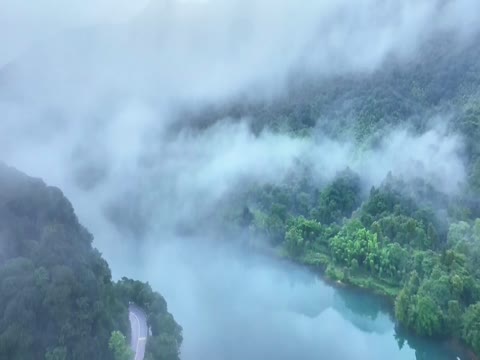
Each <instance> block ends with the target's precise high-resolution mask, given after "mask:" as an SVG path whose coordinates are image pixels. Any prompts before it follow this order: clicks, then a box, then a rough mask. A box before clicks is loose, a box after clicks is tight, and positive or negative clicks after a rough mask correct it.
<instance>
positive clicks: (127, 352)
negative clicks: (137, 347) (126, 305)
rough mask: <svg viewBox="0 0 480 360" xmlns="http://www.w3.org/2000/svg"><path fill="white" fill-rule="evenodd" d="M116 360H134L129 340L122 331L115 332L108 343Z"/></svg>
mask: <svg viewBox="0 0 480 360" xmlns="http://www.w3.org/2000/svg"><path fill="white" fill-rule="evenodd" d="M108 347H109V348H110V350H112V352H113V357H114V359H115V360H132V358H133V355H134V352H133V351H132V350H131V349H130V347H129V346H128V344H127V339H126V338H125V336H124V335H123V334H122V333H121V332H120V331H113V332H112V335H111V336H110V341H109V342H108Z"/></svg>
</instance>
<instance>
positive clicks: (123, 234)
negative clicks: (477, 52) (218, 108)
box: [0, 0, 480, 360]
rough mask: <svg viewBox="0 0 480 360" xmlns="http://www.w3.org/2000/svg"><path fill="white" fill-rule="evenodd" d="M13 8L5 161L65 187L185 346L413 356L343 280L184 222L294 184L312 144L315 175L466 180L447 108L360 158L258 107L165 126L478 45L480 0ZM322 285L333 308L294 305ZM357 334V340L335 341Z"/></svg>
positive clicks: (1, 138) (1, 31) (1, 52)
mask: <svg viewBox="0 0 480 360" xmlns="http://www.w3.org/2000/svg"><path fill="white" fill-rule="evenodd" d="M0 9H1V11H0V160H3V161H5V162H7V163H9V164H10V165H13V166H16V167H18V168H19V169H21V170H22V171H25V172H27V173H28V174H30V175H34V176H40V177H42V178H44V180H45V181H46V182H47V183H49V184H54V185H57V186H60V187H61V188H62V189H63V190H64V191H65V193H66V195H67V196H68V197H69V198H70V200H71V201H72V203H73V205H74V207H75V209H76V211H77V213H78V215H79V217H80V220H81V221H82V222H83V223H84V224H85V225H86V226H87V227H88V228H89V229H90V230H91V231H92V232H93V234H94V235H95V238H96V240H95V244H96V246H98V247H99V248H100V250H101V251H102V252H103V253H104V254H105V257H106V258H107V260H108V261H109V263H110V264H111V265H112V269H113V273H114V274H115V276H121V275H123V274H127V275H132V276H133V275H136V276H139V277H140V278H141V280H148V281H150V282H152V284H154V285H156V286H157V287H156V289H157V290H159V291H160V292H162V293H164V294H165V295H166V298H167V300H168V301H169V305H170V307H171V308H172V309H173V311H174V313H175V312H176V314H175V315H177V314H178V318H179V321H180V322H183V323H182V325H184V327H185V337H186V340H185V348H184V353H185V357H184V359H186V360H194V359H196V358H197V357H196V354H204V356H202V358H209V359H212V360H213V359H219V360H223V359H226V358H230V359H236V358H239V359H240V358H243V357H248V358H255V357H254V354H255V356H257V358H259V359H264V358H271V357H273V354H275V357H276V358H277V359H292V358H300V359H312V358H314V357H313V356H312V354H313V353H316V352H319V351H322V352H325V353H329V351H337V354H338V356H337V357H336V359H343V358H345V359H350V358H352V357H351V356H352V354H361V353H365V354H366V353H367V352H368V353H369V358H370V359H383V358H385V357H386V356H387V354H388V357H389V358H391V359H392V360H393V359H397V358H398V359H404V358H405V357H395V356H400V355H398V354H397V355H394V352H393V350H392V349H394V348H392V346H393V345H394V344H393V343H391V342H388V341H386V342H382V341H378V340H379V339H381V338H383V337H386V338H391V336H392V333H391V332H392V330H391V328H389V327H388V326H386V330H385V332H381V333H378V334H375V335H374V336H372V337H364V336H363V335H362V333H361V332H360V331H359V330H358V329H356V328H355V326H353V325H352V324H350V323H349V322H348V321H347V320H345V319H343V318H342V317H341V316H340V315H339V314H338V312H336V311H335V310H333V305H332V304H333V303H334V301H333V300H332V297H333V296H334V295H333V291H332V290H331V289H330V288H328V287H326V286H324V285H321V284H316V285H314V286H306V287H301V286H300V288H296V289H294V290H292V288H291V286H290V285H289V284H288V282H287V280H284V279H283V275H282V274H283V273H282V271H283V270H279V269H278V268H277V265H271V266H270V264H262V265H258V264H257V265H255V266H253V265H252V264H251V262H250V260H249V258H248V256H246V255H245V254H238V253H236V252H235V251H233V252H232V251H230V252H228V251H227V253H224V252H222V251H223V250H222V251H220V250H217V249H216V248H215V246H212V243H211V242H210V241H208V240H207V239H183V238H182V237H181V236H180V235H179V234H178V233H177V231H176V229H177V225H178V224H179V223H189V222H193V221H196V220H198V219H200V218H201V215H202V214H205V213H208V212H209V211H211V210H212V209H213V208H215V207H216V206H217V204H218V202H219V201H221V199H222V198H223V197H224V196H225V195H226V194H228V193H230V192H232V191H234V190H235V189H236V188H237V187H239V186H240V187H241V185H242V183H243V182H244V181H246V180H249V181H251V180H255V181H259V182H276V181H282V180H283V178H284V176H285V175H286V174H287V173H288V172H289V171H290V170H292V168H293V167H294V166H295V164H296V162H297V160H299V159H301V160H302V161H305V162H307V163H309V164H311V166H312V168H313V170H314V174H315V176H317V177H318V179H317V180H318V181H321V180H326V179H329V178H332V177H333V176H334V175H335V173H336V172H337V171H338V170H342V169H344V168H345V167H346V166H350V167H352V168H353V169H354V170H356V171H358V172H359V173H360V174H361V176H362V179H363V180H364V182H365V184H366V186H368V185H372V184H379V183H380V182H381V181H382V180H383V178H384V177H385V176H386V174H387V173H388V172H389V171H393V172H394V173H395V174H398V175H403V176H404V177H406V178H407V179H409V178H411V177H412V176H413V175H415V176H422V177H425V178H427V179H430V180H432V181H433V182H434V184H435V185H436V186H437V187H438V188H439V189H440V190H443V191H447V192H453V191H455V190H456V189H457V187H458V184H459V182H461V181H462V180H464V175H465V174H464V167H463V162H462V160H461V158H460V156H459V152H460V150H461V148H462V139H461V138H459V137H457V136H455V135H447V134H446V133H445V131H444V128H442V126H441V125H438V124H439V123H443V122H444V121H445V120H446V119H448V116H447V115H446V114H438V117H437V118H434V119H432V124H434V125H432V126H431V128H430V129H429V130H428V131H426V132H425V133H424V134H420V135H414V134H413V133H410V132H409V131H408V130H407V129H404V128H401V127H398V128H394V129H392V131H391V132H390V133H389V134H387V135H386V136H385V138H384V139H383V141H382V142H381V143H380V145H379V148H378V149H377V150H376V151H375V152H367V153H363V154H360V155H359V154H358V153H357V152H355V151H354V149H353V148H352V144H350V143H345V142H338V141H334V140H332V139H328V138H325V137H321V136H320V137H319V138H315V139H300V138H294V137H292V136H290V135H287V134H285V135H280V134H276V133H272V132H270V131H264V132H263V133H261V134H260V135H258V136H257V135H254V134H252V133H251V132H250V130H249V128H248V126H247V125H246V121H239V122H238V123H235V124H232V123H229V122H226V121H221V120H222V119H217V120H218V121H216V122H215V124H214V125H213V126H212V127H210V128H208V129H206V130H205V131H201V132H195V131H192V130H191V129H190V130H189V129H187V128H181V129H180V130H179V131H178V132H177V133H175V134H171V133H170V132H167V131H166V129H167V127H168V125H169V124H171V123H172V122H173V121H175V119H177V116H176V115H178V112H177V111H178V109H179V108H183V107H189V108H196V107H197V106H198V107H199V106H202V105H205V104H218V103H223V102H225V101H228V100H230V99H232V98H234V97H236V96H240V95H244V96H246V97H247V98H250V99H255V100H262V99H270V98H271V97H275V96H277V95H278V94H281V93H282V92H283V91H284V90H285V86H286V84H287V82H288V79H289V76H291V75H292V74H296V76H297V77H299V79H300V80H301V79H303V78H309V77H312V76H323V77H328V76H333V75H349V74H358V73H362V74H365V73H369V72H372V71H375V70H377V69H379V68H380V67H381V66H382V64H383V63H384V62H385V61H386V60H387V59H390V60H391V59H393V60H394V61H398V62H400V63H403V62H408V61H410V60H411V59H413V58H414V57H415V55H416V54H417V52H418V49H419V48H421V47H422V45H423V44H425V41H427V40H428V39H429V38H431V37H432V36H436V35H439V34H441V33H443V32H449V33H453V34H454V36H455V39H456V40H457V43H458V46H463V45H464V44H466V43H468V41H469V40H470V38H471V36H472V35H475V34H477V33H478V31H479V29H480V21H479V20H480V2H479V1H478V0H456V1H449V0H402V1H398V0H383V1H380V0H358V1H350V0H336V1H333V0H332V1H318V0H304V1H301V2H299V1H297V0H284V1H278V0H230V1H227V0H224V1H221V0H205V1H193V0H190V1H188V0H184V1H175V0H170V1H167V0H166V1H160V0H158V1H152V2H151V3H148V1H134V2H132V1H127V0H122V1H119V0H116V1H113V0H95V1H94V0H82V1H79V0H72V1H69V2H68V3H67V2H65V1H60V0H38V1H35V2H32V1H26V0H0ZM248 121H255V119H249V120H248ZM406 148H407V149H409V150H410V151H408V152H406V151H402V150H403V149H406ZM412 163H414V164H415V167H414V168H413V169H412V165H411V164H412ZM112 220H115V221H112ZM119 223H122V226H120V227H119V226H118V225H119ZM203 225H204V226H205V227H208V224H203ZM193 243H194V244H193ZM199 268H200V269H201V271H199ZM292 297H294V298H293V299H292ZM311 297H313V298H315V299H318V302H319V303H320V304H323V305H322V306H324V308H325V311H324V312H323V313H321V314H320V315H319V317H318V318H316V319H314V320H312V319H306V318H304V317H302V316H300V315H298V314H295V312H291V311H289V310H288V309H289V306H290V305H289V301H290V300H292V301H296V300H299V299H301V301H303V299H309V298H311ZM299 301H300V300H299ZM266 308H268V309H269V311H268V312H265V311H264V310H265V309H266ZM230 315H231V317H230ZM258 318H262V321H258V322H256V320H257V319H258ZM381 321H383V320H381ZM385 321H387V320H385ZM327 322H328V323H331V324H332V327H330V328H328V329H326V328H322V327H321V326H320V327H318V326H319V324H322V323H327ZM387 323H388V321H387ZM382 324H383V323H382ZM327 330H328V331H327ZM346 332H348V334H349V336H351V340H350V341H349V347H348V348H345V347H341V348H340V347H338V346H336V344H335V342H333V339H336V338H338V337H343V338H344V337H345V333H346ZM266 333H270V334H271V336H270V337H266V336H265V334H266ZM230 335H231V336H230ZM217 339H221V343H222V345H221V346H220V345H219V341H217ZM374 344H375V345H374ZM332 347H333V348H334V349H332ZM384 347H385V348H384ZM299 353H301V354H302V356H294V354H295V355H298V354H299ZM231 354H235V356H237V357H234V356H233V355H231ZM240 355H242V356H240ZM282 356H283V357H282ZM402 356H404V355H402Z"/></svg>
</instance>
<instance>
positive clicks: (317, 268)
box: [256, 247, 480, 360]
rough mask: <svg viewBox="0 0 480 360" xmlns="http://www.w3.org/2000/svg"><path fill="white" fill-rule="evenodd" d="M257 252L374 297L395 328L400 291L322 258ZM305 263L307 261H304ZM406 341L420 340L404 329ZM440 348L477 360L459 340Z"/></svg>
mask: <svg viewBox="0 0 480 360" xmlns="http://www.w3.org/2000/svg"><path fill="white" fill-rule="evenodd" d="M256 251H257V252H259V253H261V254H263V255H266V256H269V257H273V258H276V259H277V260H281V261H285V262H286V263H290V264H294V265H297V266H302V267H305V268H306V269H308V270H309V271H310V272H312V273H313V274H315V275H316V276H317V277H318V278H319V279H321V280H322V281H323V282H325V283H326V284H328V285H330V286H332V287H333V288H336V289H346V290H348V291H352V292H362V293H363V294H367V295H369V296H375V297H377V298H378V299H379V300H381V303H382V304H384V309H385V311H386V312H388V314H389V315H390V318H391V319H392V321H393V322H394V323H395V324H397V325H398V320H397V319H396V317H395V299H396V296H397V295H398V293H399V292H400V290H401V289H400V288H398V287H394V286H392V285H391V284H387V283H385V282H382V281H379V280H378V279H374V278H372V277H370V276H368V275H366V274H361V273H360V274H352V273H347V274H345V273H346V272H345V271H344V270H343V269H341V268H339V267H336V266H334V265H333V264H332V263H331V260H330V259H329V258H328V257H327V256H326V255H325V254H318V256H317V257H316V258H315V259H312V257H308V258H307V259H306V257H303V258H293V257H291V256H289V255H288V254H287V253H286V252H285V251H284V250H283V249H282V248H281V247H279V248H265V247H262V248H256ZM305 260H307V261H305ZM404 331H405V333H406V335H407V337H408V336H413V337H416V338H419V339H422V337H420V336H418V335H416V334H414V333H413V332H411V331H409V330H408V329H404ZM423 339H425V340H426V341H436V340H435V339H432V338H423ZM437 341H438V343H439V345H440V346H445V348H447V349H448V350H449V351H452V352H453V353H455V354H456V356H457V359H461V360H480V357H479V356H478V355H476V354H475V353H474V352H473V350H472V349H470V348H469V347H468V346H467V345H465V344H464V343H463V341H461V340H460V339H454V338H452V339H443V340H437Z"/></svg>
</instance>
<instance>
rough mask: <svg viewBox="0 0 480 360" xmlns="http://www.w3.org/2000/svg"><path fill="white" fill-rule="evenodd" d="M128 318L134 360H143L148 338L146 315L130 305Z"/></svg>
mask: <svg viewBox="0 0 480 360" xmlns="http://www.w3.org/2000/svg"><path fill="white" fill-rule="evenodd" d="M128 317H129V319H130V327H131V328H132V333H131V338H132V341H131V347H132V350H133V352H134V353H135V357H134V360H143V358H144V357H145V346H146V344H147V337H148V326H147V315H146V314H145V313H144V312H143V310H142V309H140V308H139V307H138V306H135V305H133V304H130V306H129V307H128Z"/></svg>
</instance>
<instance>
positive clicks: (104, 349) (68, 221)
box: [0, 165, 181, 360]
mask: <svg viewBox="0 0 480 360" xmlns="http://www.w3.org/2000/svg"><path fill="white" fill-rule="evenodd" d="M0 233H1V236H0V249H1V250H2V251H0V309H2V312H1V313H0V358H1V359H11V360H16V359H18V360H23V359H43V358H45V359H46V360H66V359H68V360H84V359H92V360H95V359H102V360H113V359H114V358H115V359H125V360H126V359H128V358H130V353H129V352H128V351H127V350H126V349H128V347H127V345H126V342H125V338H124V337H123V335H122V333H123V334H128V335H129V333H130V325H129V321H128V299H127V298H126V297H125V296H123V295H124V292H123V291H121V290H120V288H121V285H115V284H114V283H113V282H112V280H111V273H110V269H109V267H108V264H107V263H106V262H105V260H104V259H103V258H102V257H101V255H100V253H99V252H98V251H97V250H96V249H94V248H92V236H91V235H90V234H89V233H88V231H87V230H86V229H85V228H83V227H82V226H81V225H80V224H79V223H78V220H77V217H76V216H75V214H74V212H73V208H72V206H71V205H70V203H69V202H68V200H67V199H66V198H65V197H64V196H63V194H62V193H61V192H60V190H58V189H56V188H51V187H47V186H45V185H44V184H43V183H42V182H41V181H39V180H36V179H32V178H29V177H27V176H25V175H23V174H21V173H19V172H17V171H15V170H13V169H10V168H7V167H5V166H3V165H0ZM135 284H136V287H134V288H132V289H130V290H131V291H130V292H129V297H130V298H132V299H135V300H138V301H139V303H141V301H144V303H145V304H147V303H148V307H147V306H146V308H147V309H148V310H149V317H150V318H151V319H152V320H151V326H152V328H155V329H158V328H163V329H164V330H162V332H163V333H164V334H166V335H172V336H173V337H174V339H175V341H176V343H175V344H176V347H175V350H176V351H179V350H178V349H179V346H180V343H181V337H179V336H178V328H176V327H175V325H176V323H175V322H174V320H173V317H172V316H171V315H170V314H168V313H166V303H165V300H164V299H163V298H162V297H161V296H160V295H159V294H156V293H154V292H153V291H152V290H151V288H150V287H149V286H148V285H146V284H141V283H135ZM154 324H155V326H154ZM177 326H178V325H177ZM158 332H159V331H157V333H155V334H154V335H158ZM109 344H110V347H109ZM111 349H113V350H114V351H113V352H112V351H111ZM114 356H115V357H114Z"/></svg>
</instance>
